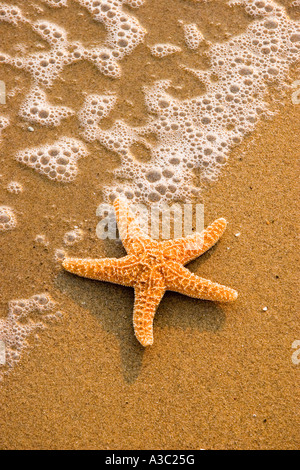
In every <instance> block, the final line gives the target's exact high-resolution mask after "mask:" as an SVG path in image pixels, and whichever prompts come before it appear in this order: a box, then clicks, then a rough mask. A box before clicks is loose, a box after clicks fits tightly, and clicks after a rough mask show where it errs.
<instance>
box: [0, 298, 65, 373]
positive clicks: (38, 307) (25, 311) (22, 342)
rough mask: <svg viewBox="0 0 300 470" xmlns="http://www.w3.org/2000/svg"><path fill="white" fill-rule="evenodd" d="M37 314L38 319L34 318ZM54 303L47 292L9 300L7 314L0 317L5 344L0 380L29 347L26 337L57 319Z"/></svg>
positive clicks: (59, 314) (58, 314)
mask: <svg viewBox="0 0 300 470" xmlns="http://www.w3.org/2000/svg"><path fill="white" fill-rule="evenodd" d="M36 314H37V315H38V320H36V319H34V318H33V317H34V316H35V315H36ZM60 317H61V313H60V312H58V311H56V303H55V302H54V301H53V300H52V299H51V297H50V296H49V295H48V294H38V295H34V296H33V297H31V298H29V299H20V300H13V301H11V302H9V309H8V316H7V318H6V319H0V340H1V341H3V342H4V344H5V350H6V364H4V365H0V381H2V380H3V378H4V376H5V375H6V374H7V373H8V372H9V371H10V370H11V368H12V367H14V366H15V365H16V364H17V363H18V362H19V360H20V359H21V356H22V354H23V352H24V351H25V350H26V349H27V348H28V347H29V343H28V338H29V337H30V336H32V334H33V333H34V332H36V331H37V330H41V329H45V328H46V326H47V323H49V321H51V320H55V319H59V318H60Z"/></svg>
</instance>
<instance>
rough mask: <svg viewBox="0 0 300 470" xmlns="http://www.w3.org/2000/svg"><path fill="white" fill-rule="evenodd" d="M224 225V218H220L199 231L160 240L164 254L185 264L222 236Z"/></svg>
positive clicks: (225, 223)
mask: <svg viewBox="0 0 300 470" xmlns="http://www.w3.org/2000/svg"><path fill="white" fill-rule="evenodd" d="M226 225H227V222H226V220H225V219H223V218H221V219H218V220H215V221H214V222H213V223H212V224H211V225H210V226H209V227H207V228H206V229H205V230H203V232H201V233H195V234H193V235H189V236H187V237H185V238H177V239H175V240H168V241H166V242H162V243H161V246H162V249H163V253H164V256H166V257H167V258H170V259H173V260H176V261H178V262H179V263H181V264H186V263H188V262H189V261H192V260H193V259H195V258H197V257H198V256H200V255H202V254H203V253H205V251H207V250H209V248H211V247H212V246H213V245H214V244H215V243H216V242H217V241H218V240H219V238H220V237H221V236H222V234H223V233H224V230H225V228H226Z"/></svg>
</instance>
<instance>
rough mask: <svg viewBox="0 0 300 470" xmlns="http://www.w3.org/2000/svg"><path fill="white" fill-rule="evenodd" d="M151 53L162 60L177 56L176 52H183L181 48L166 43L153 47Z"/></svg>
mask: <svg viewBox="0 0 300 470" xmlns="http://www.w3.org/2000/svg"><path fill="white" fill-rule="evenodd" d="M150 51H151V54H152V55H153V56H154V57H159V58H160V59H162V58H163V57H166V56H168V55H172V54H175V53H176V52H181V48H180V47H178V46H175V45H174V44H169V43H164V44H155V45H154V46H151V47H150Z"/></svg>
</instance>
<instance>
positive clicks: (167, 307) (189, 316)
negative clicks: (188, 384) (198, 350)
mask: <svg viewBox="0 0 300 470" xmlns="http://www.w3.org/2000/svg"><path fill="white" fill-rule="evenodd" d="M55 283H56V287H58V289H59V290H60V291H61V292H63V293H64V295H66V296H67V297H68V298H70V299H71V300H72V301H73V302H75V303H76V304H78V305H79V306H82V305H83V304H84V308H85V309H87V310H88V311H89V312H91V314H92V315H95V316H96V318H97V319H99V321H100V322H101V325H102V327H103V328H104V329H105V330H106V331H108V332H110V333H113V334H114V335H115V336H116V337H117V339H118V341H119V343H120V355H121V367H122V371H123V376H124V380H125V381H126V382H127V383H134V382H135V380H136V379H137V378H138V376H139V374H140V370H141V367H142V361H143V355H144V352H145V349H144V348H143V346H141V345H140V344H139V342H138V341H137V340H136V338H135V336H134V332H133V326H132V312H133V300H134V293H133V289H130V288H127V287H122V286H117V285H113V284H109V283H106V282H99V281H93V280H89V279H84V278H81V277H76V276H74V275H72V274H69V273H66V272H61V273H59V274H58V276H57V278H56V280H55ZM224 323H225V314H224V312H223V311H222V309H221V308H220V306H219V305H217V304H215V303H213V302H208V301H201V300H197V299H191V298H189V297H185V296H183V295H180V294H176V293H173V292H167V293H166V294H165V296H164V298H163V299H162V302H161V304H160V306H159V308H158V312H157V315H156V317H155V319H154V335H155V329H156V328H166V327H167V328H172V327H173V328H177V329H179V328H180V329H184V330H185V329H192V330H197V331H217V330H219V329H221V328H222V327H223V324H224Z"/></svg>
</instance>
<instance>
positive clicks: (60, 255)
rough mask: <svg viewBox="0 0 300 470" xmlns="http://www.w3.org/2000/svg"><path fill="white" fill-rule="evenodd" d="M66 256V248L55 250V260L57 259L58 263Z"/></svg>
mask: <svg viewBox="0 0 300 470" xmlns="http://www.w3.org/2000/svg"><path fill="white" fill-rule="evenodd" d="M65 257H66V252H65V250H62V249H60V248H58V249H57V250H55V252H54V260H55V261H57V262H58V263H61V262H62V261H63V260H64V259H65Z"/></svg>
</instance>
